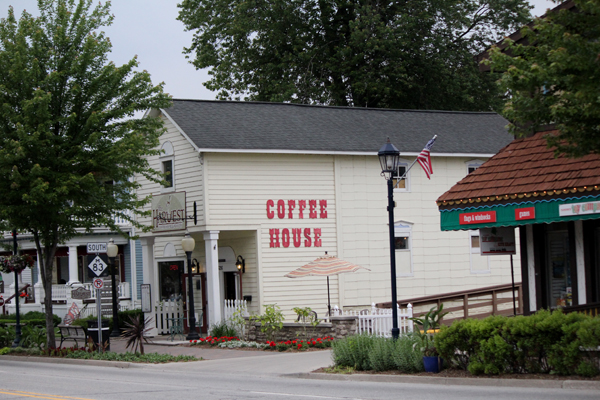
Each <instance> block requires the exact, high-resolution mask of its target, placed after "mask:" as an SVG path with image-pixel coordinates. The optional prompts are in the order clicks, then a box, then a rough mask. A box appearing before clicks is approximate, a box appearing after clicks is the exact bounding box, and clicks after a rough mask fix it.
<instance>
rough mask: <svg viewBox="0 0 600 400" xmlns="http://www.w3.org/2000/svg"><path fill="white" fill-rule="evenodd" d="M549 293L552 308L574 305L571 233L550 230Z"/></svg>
mask: <svg viewBox="0 0 600 400" xmlns="http://www.w3.org/2000/svg"><path fill="white" fill-rule="evenodd" d="M547 240H548V243H547V249H548V254H547V260H548V264H547V267H546V268H547V276H548V280H547V284H548V287H547V293H548V303H549V304H548V305H549V307H550V308H556V307H565V306H566V307H568V306H571V305H573V293H572V286H571V285H572V279H571V263H570V253H569V233H568V232H567V231H558V232H548V236H547Z"/></svg>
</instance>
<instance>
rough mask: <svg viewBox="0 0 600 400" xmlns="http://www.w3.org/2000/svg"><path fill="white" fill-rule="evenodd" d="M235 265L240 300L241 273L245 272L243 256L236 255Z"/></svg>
mask: <svg viewBox="0 0 600 400" xmlns="http://www.w3.org/2000/svg"><path fill="white" fill-rule="evenodd" d="M235 267H236V268H237V270H238V274H239V276H240V300H241V299H242V274H243V273H245V272H246V260H244V257H242V256H237V260H236V261H235Z"/></svg>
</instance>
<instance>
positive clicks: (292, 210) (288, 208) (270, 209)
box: [266, 199, 327, 248]
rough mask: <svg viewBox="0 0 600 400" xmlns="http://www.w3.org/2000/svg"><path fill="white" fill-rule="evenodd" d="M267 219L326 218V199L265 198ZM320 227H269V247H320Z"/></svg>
mask: <svg viewBox="0 0 600 400" xmlns="http://www.w3.org/2000/svg"><path fill="white" fill-rule="evenodd" d="M266 211H267V218H268V219H288V220H292V219H302V220H310V219H315V220H319V219H327V200H282V199H280V200H277V201H275V200H271V199H269V200H267V204H266ZM321 235H322V231H321V228H272V229H269V247H285V248H287V247H291V246H293V247H321V246H322V240H321Z"/></svg>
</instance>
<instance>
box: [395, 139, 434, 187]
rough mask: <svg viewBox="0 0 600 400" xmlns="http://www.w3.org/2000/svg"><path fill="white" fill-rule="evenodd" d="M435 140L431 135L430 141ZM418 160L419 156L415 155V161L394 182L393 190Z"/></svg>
mask: <svg viewBox="0 0 600 400" xmlns="http://www.w3.org/2000/svg"><path fill="white" fill-rule="evenodd" d="M435 138H437V135H433V138H432V139H431V140H434V139H435ZM418 160H419V155H418V154H417V157H415V161H413V162H412V164H410V165H409V166H408V168H407V169H406V171H404V174H403V175H402V176H401V177H400V178H398V180H397V181H396V184H395V185H394V189H395V188H397V187H398V185H399V184H400V182H401V181H402V179H405V178H406V175H407V174H408V171H410V169H411V168H412V167H413V165H415V164H416V163H417V161H418Z"/></svg>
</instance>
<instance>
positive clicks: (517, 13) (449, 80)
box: [178, 0, 530, 110]
mask: <svg viewBox="0 0 600 400" xmlns="http://www.w3.org/2000/svg"><path fill="white" fill-rule="evenodd" d="M179 7H180V8H181V10H180V12H179V17H178V19H179V20H181V21H182V22H183V24H184V25H185V27H186V29H187V30H190V31H194V33H195V34H194V38H193V39H192V44H191V46H190V47H189V48H186V49H185V52H186V53H187V54H189V55H190V56H192V57H193V58H192V61H191V62H192V63H193V64H194V65H195V66H196V68H198V69H200V68H206V67H212V69H211V70H210V71H209V73H210V74H211V75H212V79H211V80H209V81H208V82H206V83H205V86H206V87H207V88H208V89H211V90H215V91H219V92H218V97H219V98H221V99H233V98H236V99H239V98H241V97H245V98H247V99H249V100H258V101H277V102H280V101H290V102H297V103H307V104H326V105H337V106H355V107H393V108H409V109H415V108H418V109H453V110H489V109H490V107H492V106H493V105H499V104H500V99H499V98H498V96H497V88H496V87H495V84H494V77H493V76H490V75H489V74H482V73H480V72H479V70H478V68H477V65H476V63H475V62H474V60H473V55H475V54H477V53H479V52H480V51H482V50H483V49H485V48H487V47H489V46H490V45H491V44H492V43H494V42H496V41H498V40H500V39H501V38H502V37H503V35H504V34H505V33H506V32H509V31H511V30H514V29H517V28H518V27H520V26H521V25H522V24H523V23H525V22H526V21H528V18H529V16H530V14H529V9H530V6H529V4H528V3H527V1H525V0H401V1H391V0H378V1H364V0H362V1H358V0H335V1H332V0H296V1H290V0H268V1H267V0H249V1H239V0H183V1H182V3H181V4H180V5H179ZM188 57H189V56H188Z"/></svg>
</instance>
